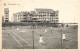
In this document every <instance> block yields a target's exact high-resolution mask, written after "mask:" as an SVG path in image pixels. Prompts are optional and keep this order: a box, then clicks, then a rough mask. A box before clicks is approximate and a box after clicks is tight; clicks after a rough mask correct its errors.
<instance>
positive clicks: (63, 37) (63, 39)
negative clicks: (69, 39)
mask: <svg viewBox="0 0 80 51" xmlns="http://www.w3.org/2000/svg"><path fill="white" fill-rule="evenodd" d="M65 39H66V34H65V33H63V34H62V42H64V41H65Z"/></svg>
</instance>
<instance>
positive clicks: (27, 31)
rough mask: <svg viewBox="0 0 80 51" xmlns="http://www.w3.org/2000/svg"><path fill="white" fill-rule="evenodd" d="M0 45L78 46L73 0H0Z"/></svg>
mask: <svg viewBox="0 0 80 51" xmlns="http://www.w3.org/2000/svg"><path fill="white" fill-rule="evenodd" d="M2 5H3V10H2V15H1V16H2V17H1V18H2V49H78V20H79V18H78V16H76V15H77V11H76V9H77V7H76V6H77V1H76V2H75V1H52V0H50V1H49V0H43V1H42V0H41V1H40V0H7V1H4V0H3V2H2Z"/></svg>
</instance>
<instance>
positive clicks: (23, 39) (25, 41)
mask: <svg viewBox="0 0 80 51" xmlns="http://www.w3.org/2000/svg"><path fill="white" fill-rule="evenodd" d="M13 33H14V32H13ZM14 34H15V35H17V34H16V33H14ZM17 37H19V38H20V39H22V40H23V41H24V42H25V43H26V44H28V45H29V46H31V45H30V44H29V43H28V42H26V41H25V40H24V39H23V38H22V37H20V36H19V35H17Z"/></svg>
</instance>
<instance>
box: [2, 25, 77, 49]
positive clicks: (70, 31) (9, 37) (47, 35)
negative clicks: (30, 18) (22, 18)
mask: <svg viewBox="0 0 80 51" xmlns="http://www.w3.org/2000/svg"><path fill="white" fill-rule="evenodd" d="M17 28H18V30H17ZM45 29H46V30H47V32H45ZM32 30H34V31H33V32H32ZM62 33H66V40H65V41H64V42H61V34H62ZM32 34H34V49H77V48H78V30H77V28H76V29H74V26H70V27H64V28H61V27H52V28H51V27H49V26H47V27H46V28H45V27H44V26H37V27H34V29H32V26H17V27H16V26H13V27H3V30H2V48H3V49H33V36H32ZM40 35H42V36H43V41H44V43H45V45H40V44H39V37H40Z"/></svg>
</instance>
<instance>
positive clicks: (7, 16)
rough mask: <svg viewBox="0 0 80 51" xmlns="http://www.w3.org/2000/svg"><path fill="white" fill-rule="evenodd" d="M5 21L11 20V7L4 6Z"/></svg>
mask: <svg viewBox="0 0 80 51" xmlns="http://www.w3.org/2000/svg"><path fill="white" fill-rule="evenodd" d="M4 22H9V9H8V8H4Z"/></svg>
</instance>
